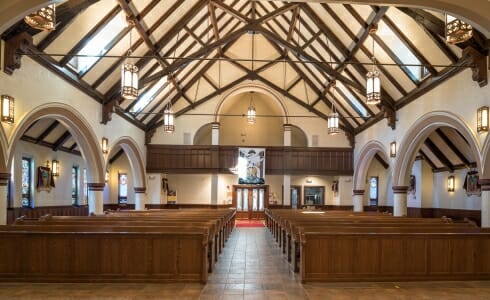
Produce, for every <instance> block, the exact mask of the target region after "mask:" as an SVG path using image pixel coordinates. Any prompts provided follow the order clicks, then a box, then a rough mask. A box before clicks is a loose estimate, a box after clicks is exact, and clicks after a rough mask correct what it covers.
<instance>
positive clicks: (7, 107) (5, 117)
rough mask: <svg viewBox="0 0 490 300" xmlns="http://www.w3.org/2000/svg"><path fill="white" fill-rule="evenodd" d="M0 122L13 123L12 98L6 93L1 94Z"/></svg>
mask: <svg viewBox="0 0 490 300" xmlns="http://www.w3.org/2000/svg"><path fill="white" fill-rule="evenodd" d="M1 102H2V103H1V105H2V122H7V123H9V124H13V123H14V98H13V97H11V96H8V95H2V99H1Z"/></svg>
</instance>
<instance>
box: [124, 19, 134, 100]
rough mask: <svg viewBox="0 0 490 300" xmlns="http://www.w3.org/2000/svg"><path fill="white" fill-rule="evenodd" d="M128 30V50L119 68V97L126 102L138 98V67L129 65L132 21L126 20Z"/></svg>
mask: <svg viewBox="0 0 490 300" xmlns="http://www.w3.org/2000/svg"><path fill="white" fill-rule="evenodd" d="M127 22H128V25H129V26H130V29H129V50H128V54H127V57H126V60H125V62H124V63H123V64H122V66H121V96H122V97H123V98H124V99H127V100H134V99H136V98H138V67H137V66H136V65H135V64H133V63H131V57H130V56H131V47H132V41H131V38H132V31H133V27H134V21H132V20H129V19H128V18H127Z"/></svg>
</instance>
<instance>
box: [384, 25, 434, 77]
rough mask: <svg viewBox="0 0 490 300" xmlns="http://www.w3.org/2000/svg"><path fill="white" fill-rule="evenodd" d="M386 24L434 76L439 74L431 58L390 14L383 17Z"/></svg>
mask: <svg viewBox="0 0 490 300" xmlns="http://www.w3.org/2000/svg"><path fill="white" fill-rule="evenodd" d="M383 21H384V22H385V24H386V25H387V26H388V27H389V28H390V29H391V30H392V31H393V32H394V33H395V35H396V36H398V38H399V39H400V40H401V41H402V43H404V44H405V46H406V47H407V48H408V49H409V50H410V51H411V52H412V54H413V55H415V57H416V58H417V59H418V60H419V61H420V63H421V64H422V65H424V67H426V68H427V70H429V73H430V74H431V75H432V76H437V70H436V69H435V68H434V67H433V66H432V65H431V63H430V62H429V60H427V58H425V56H424V55H423V54H422V53H421V52H420V51H419V49H417V47H415V45H414V44H413V43H412V41H410V39H409V38H408V37H407V36H406V35H405V34H404V33H403V32H402V31H401V30H400V28H398V26H396V24H395V23H394V22H393V21H392V20H391V18H389V17H388V16H384V17H383Z"/></svg>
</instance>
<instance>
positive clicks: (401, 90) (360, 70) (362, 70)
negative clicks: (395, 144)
mask: <svg viewBox="0 0 490 300" xmlns="http://www.w3.org/2000/svg"><path fill="white" fill-rule="evenodd" d="M324 7H325V8H326V9H327V11H328V13H329V14H330V15H331V16H332V17H333V18H334V20H335V21H336V22H337V24H339V25H340V26H341V27H342V29H343V30H344V31H345V32H346V33H347V34H348V35H349V36H350V38H352V39H355V37H356V35H355V34H354V33H353V32H352V30H351V29H350V28H349V27H348V26H347V25H346V24H345V23H344V21H342V20H341V19H340V18H339V16H338V15H337V14H336V13H335V12H334V11H333V10H331V9H330V8H329V7H328V6H324ZM344 7H345V8H346V9H347V10H348V11H349V12H350V14H351V15H352V16H353V17H354V19H356V20H357V22H358V23H359V24H360V25H361V26H363V27H364V26H367V25H366V24H367V23H366V22H365V21H364V20H363V19H362V18H361V16H360V15H359V14H358V12H357V11H356V10H355V9H354V8H353V7H352V5H347V4H345V5H344ZM360 50H361V51H362V52H363V53H364V55H366V56H367V57H372V53H370V52H369V50H368V49H367V48H366V47H365V46H364V45H361V46H360ZM351 61H353V62H354V63H356V62H359V61H358V60H357V59H356V58H355V57H352V58H351ZM353 67H354V68H355V69H356V71H357V72H358V73H359V74H361V75H362V77H364V76H365V74H366V73H367V72H368V70H367V68H365V67H364V66H361V65H357V64H354V65H353ZM377 67H378V69H379V70H380V71H381V73H382V74H383V75H384V76H385V77H386V79H388V81H389V82H390V83H391V84H392V85H393V86H394V87H395V88H396V89H397V90H398V92H399V93H400V94H402V95H403V96H405V95H406V94H407V92H406V91H405V89H404V88H403V87H402V86H401V84H400V83H399V82H398V80H396V79H395V78H394V77H393V76H392V75H391V73H390V72H388V70H387V69H386V68H385V67H384V66H382V65H378V66H377ZM345 70H348V69H347V68H346V69H345ZM381 92H382V93H383V96H382V99H381V100H382V101H384V100H387V102H386V104H387V105H388V106H390V107H394V104H395V100H394V99H393V98H392V97H391V96H390V94H389V93H388V92H387V91H386V90H385V89H384V88H383V87H381ZM386 97H388V98H386Z"/></svg>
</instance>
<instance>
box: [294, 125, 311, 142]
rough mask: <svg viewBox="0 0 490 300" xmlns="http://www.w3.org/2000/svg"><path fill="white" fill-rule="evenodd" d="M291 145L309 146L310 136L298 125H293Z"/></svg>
mask: <svg viewBox="0 0 490 300" xmlns="http://www.w3.org/2000/svg"><path fill="white" fill-rule="evenodd" d="M291 146H293V147H308V136H307V135H306V133H305V132H304V131H303V129H301V128H300V127H298V126H296V125H291Z"/></svg>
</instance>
